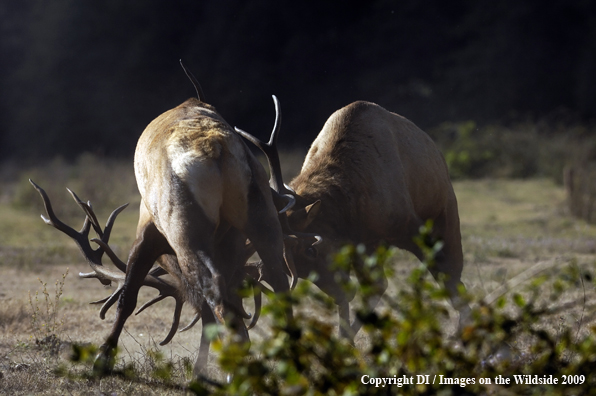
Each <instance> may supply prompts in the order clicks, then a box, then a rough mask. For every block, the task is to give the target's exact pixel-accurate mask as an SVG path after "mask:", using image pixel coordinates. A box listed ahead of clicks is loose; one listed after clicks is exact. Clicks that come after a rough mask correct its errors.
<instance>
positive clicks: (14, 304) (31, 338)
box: [0, 160, 596, 394]
mask: <svg viewBox="0 0 596 396" xmlns="http://www.w3.org/2000/svg"><path fill="white" fill-rule="evenodd" d="M88 161H92V160H88ZM113 166H114V167H117V165H116V164H114V165H113ZM121 166H123V168H122V169H123V170H121V173H122V175H121V176H122V178H121V179H119V181H116V182H115V181H113V179H112V178H110V177H108V176H106V175H104V174H99V175H98V174H94V175H93V177H92V178H91V179H89V178H87V179H86V178H85V177H87V176H85V175H83V176H81V175H80V174H76V175H74V176H73V175H72V171H62V172H63V173H67V174H68V175H66V176H64V177H62V178H55V177H53V176H52V173H51V170H47V169H43V168H36V169H32V170H31V176H30V175H19V176H18V177H15V178H13V179H9V178H7V179H6V180H4V181H3V184H2V185H3V186H4V187H3V190H1V191H0V329H1V335H0V377H1V378H0V393H2V394H180V393H182V390H181V388H180V386H183V385H184V384H185V383H186V382H187V381H188V379H189V377H188V376H187V374H186V373H185V370H184V368H183V367H184V366H185V365H186V364H187V363H188V362H193V363H194V360H195V358H196V349H197V347H198V341H199V337H200V329H201V325H200V323H199V324H197V325H196V326H195V328H193V329H191V330H190V331H188V332H185V333H180V334H177V335H176V336H175V337H174V339H173V341H172V342H171V343H170V344H169V345H167V346H165V347H159V346H158V345H157V344H158V343H159V342H160V341H161V340H162V338H163V337H165V335H166V334H167V331H168V330H169V326H170V323H171V318H172V311H173V306H174V304H173V302H172V301H168V300H166V301H163V302H161V303H159V304H157V305H156V306H154V307H152V308H150V309H148V310H146V311H145V312H143V313H142V314H140V315H139V316H133V317H131V318H130V319H129V320H128V322H127V325H126V330H125V332H124V334H123V336H122V338H121V341H120V346H121V352H120V355H119V357H120V359H122V360H121V362H124V363H133V364H134V365H136V367H137V368H138V369H139V370H140V371H143V370H145V371H147V372H150V371H151V370H152V369H153V368H155V366H156V365H157V364H158V363H159V362H157V361H156V359H155V358H152V357H151V356H154V355H153V354H152V353H150V352H151V351H160V352H161V353H162V354H163V356H164V358H165V359H167V360H169V361H172V362H173V363H174V365H175V368H176V370H175V371H174V372H175V373H177V374H176V376H175V377H174V378H172V379H171V381H170V382H168V384H169V385H168V384H166V385H164V384H163V383H158V382H152V380H147V381H146V382H145V383H136V382H134V383H133V382H130V381H127V380H123V379H119V378H117V377H110V378H105V379H102V380H101V381H93V380H83V379H71V378H65V377H62V376H58V375H57V374H56V373H55V369H56V368H57V367H58V366H60V365H66V364H69V363H68V356H69V354H70V344H71V343H76V344H87V343H92V344H96V345H97V344H100V343H101V342H102V341H103V337H104V336H105V335H106V334H107V333H108V331H109V329H110V325H111V320H112V318H113V315H114V312H115V310H114V309H112V310H110V311H109V312H108V315H107V318H106V320H103V321H102V320H100V318H99V317H98V311H99V307H98V306H96V305H90V304H89V302H90V301H93V300H98V299H100V298H102V297H104V296H107V295H108V294H110V293H111V289H105V288H104V287H103V286H102V285H101V284H100V283H99V282H98V281H96V280H93V279H81V278H79V277H78V273H79V272H88V271H89V267H88V265H87V264H86V263H85V262H84V260H83V259H82V258H81V257H80V254H79V252H78V250H77V248H76V247H75V245H74V243H73V242H72V241H71V240H70V239H69V238H68V237H66V236H65V235H63V234H61V233H60V232H58V231H56V230H55V229H53V228H51V227H48V226H46V225H45V224H43V222H42V220H41V219H40V218H39V214H41V213H42V208H41V207H40V206H39V204H38V203H37V200H39V198H38V197H37V196H36V193H35V191H34V190H33V188H31V187H29V186H28V183H27V181H26V179H27V177H33V178H34V180H35V181H36V182H37V183H38V184H40V185H41V186H42V187H44V188H46V190H47V191H48V193H49V194H50V198H52V201H53V202H54V203H55V204H56V205H55V206H56V211H57V212H58V215H59V216H63V217H64V219H66V220H67V221H66V222H67V223H69V224H71V225H73V226H76V227H75V228H78V227H80V225H81V224H82V220H83V215H82V213H81V214H78V213H77V211H76V209H77V208H76V205H75V204H74V202H72V201H69V200H70V197H69V196H68V194H67V193H66V191H65V190H64V187H66V186H67V183H69V182H72V180H75V182H73V183H74V185H76V186H77V188H73V189H74V190H75V191H76V192H77V193H78V194H79V195H80V196H81V198H83V199H87V198H89V197H90V198H91V200H92V202H93V203H94V207H95V208H96V210H97V212H98V213H99V215H100V221H102V222H105V219H106V218H107V215H108V214H109V212H110V211H111V210H112V209H113V208H115V207H116V206H117V205H119V204H120V203H123V202H125V201H130V202H131V203H132V204H131V206H130V207H129V208H128V209H126V210H125V211H124V212H123V213H122V214H121V215H120V217H119V219H118V221H117V222H116V226H115V229H114V233H113V237H112V238H111V245H113V247H114V250H115V251H116V252H117V253H118V254H119V255H120V257H126V255H127V252H128V248H129V246H130V244H131V243H132V240H133V237H134V233H135V226H136V220H137V212H138V209H137V205H138V202H139V198H138V196H136V195H135V193H134V188H131V187H130V185H129V184H130V183H133V187H134V180H133V179H131V175H130V171H129V170H127V168H126V166H125V165H121ZM56 167H57V168H60V169H63V168H64V165H60V164H58V165H56ZM47 168H48V169H49V168H51V166H50V167H47ZM73 169H75V168H73ZM114 169H120V168H110V169H109V170H107V171H106V172H105V173H106V174H108V175H109V174H110V173H111V174H113V172H115V170H114ZM116 171H118V170H116ZM69 172H70V174H69ZM5 173H6V172H5ZM73 178H74V179H73ZM81 178H82V179H81ZM81 180H83V181H81ZM85 180H93V183H91V184H93V186H87V184H89V182H85ZM120 184H126V186H124V187H122V186H121V185H120ZM72 185H73V184H68V186H72ZM114 185H115V186H114ZM112 186H114V187H112ZM454 187H455V190H456V194H457V197H458V201H459V208H460V217H461V229H462V235H463V248H464V253H465V269H464V274H463V281H464V283H465V284H466V286H467V287H468V289H469V291H470V292H471V293H472V294H473V295H474V296H475V298H477V299H481V298H483V297H484V296H486V295H488V294H490V293H491V292H493V291H495V290H497V289H499V288H500V287H502V286H503V285H504V284H506V283H507V281H509V280H511V279H520V277H519V276H518V275H519V274H522V273H523V272H524V271H526V270H528V269H530V268H535V269H536V268H550V269H548V270H549V271H558V270H559V269H560V268H561V267H562V266H567V265H574V266H575V265H577V266H580V267H581V266H586V267H590V268H593V266H594V263H595V262H596V261H595V259H596V227H595V226H592V225H589V224H586V223H585V222H583V221H581V220H576V219H574V218H572V217H570V216H569V215H568V211H567V210H566V206H565V193H564V190H563V188H562V187H560V186H557V185H555V184H554V183H552V182H550V181H549V180H545V179H533V180H475V181H469V180H468V181H458V182H456V183H454ZM28 189H29V190H30V191H29V190H28ZM81 191H83V192H81ZM108 193H110V194H111V196H110V197H109V199H107V198H106V197H107V196H108V195H107V194H108ZM71 208H74V209H75V210H71ZM416 265H417V261H416V259H415V258H414V257H413V256H412V255H411V254H409V253H406V252H399V253H398V254H397V255H396V257H395V258H394V260H393V268H394V270H395V272H394V275H393V277H392V280H391V286H390V289H389V291H388V293H390V294H391V293H395V290H396V289H398V288H399V287H402V286H403V280H402V279H403V278H404V275H405V274H407V273H409V271H410V270H411V269H412V268H414V267H415V266H416ZM67 269H68V275H67V276H66V277H65V278H64V274H65V273H66V271H67ZM521 278H522V280H523V278H524V275H523V274H522V275H521ZM46 282H47V285H44V284H45V283H46ZM62 283H63V285H62ZM44 291H45V292H46V293H47V296H46V294H44ZM589 292H590V293H588V295H587V298H589V299H592V298H593V295H592V294H593V292H592V291H591V290H589ZM155 293H156V292H155V291H154V290H153V289H146V290H145V289H143V290H141V296H140V299H139V301H140V302H144V301H147V300H148V299H150V298H151V296H152V295H154V294H155ZM57 294H60V298H59V301H58V303H57V304H55V298H56V295H57ZM564 298H565V299H567V300H569V301H580V300H582V299H583V298H584V290H583V289H582V288H581V287H579V286H578V288H577V289H576V290H570V291H568V292H567V293H566V294H565V296H564ZM34 314H35V315H36V316H35V317H34V316H33V315H34ZM313 314H318V313H313ZM192 316H193V312H191V311H190V310H185V311H184V312H183V316H182V325H184V323H185V322H188V321H190V319H191V318H192ZM335 320H336V317H335V316H331V317H329V321H335ZM588 320H591V318H590V317H589V315H586V314H585V313H584V312H581V307H578V308H577V309H570V310H569V311H567V312H566V313H565V314H562V315H561V316H560V318H559V322H558V323H551V324H549V325H551V326H555V327H556V326H563V325H566V326H576V327H578V330H582V329H583V328H587V327H588ZM452 322H453V323H448V324H446V325H449V326H451V327H454V326H455V317H454V318H453V321H452ZM265 324H266V318H265V320H264V321H262V322H260V324H259V325H258V326H257V329H255V330H254V331H252V332H251V337H252V339H253V340H258V339H259V337H262V336H263V334H264V333H263V331H262V330H260V329H259V328H260V327H261V326H265ZM51 334H55V335H56V336H57V337H58V341H55V342H54V341H52V340H53V339H52V338H47V337H48V336H49V335H51ZM36 341H37V342H36ZM356 344H357V346H359V347H363V346H364V345H365V344H366V340H363V339H360V338H357V340H356ZM83 369H84V368H83V367H79V368H78V369H77V368H76V367H75V368H74V370H75V371H76V370H80V371H81V372H82V371H83ZM209 370H210V373H211V374H212V375H213V376H215V377H220V378H221V375H222V373H221V372H220V371H219V370H218V368H217V364H216V362H215V358H214V356H211V362H210V366H209Z"/></svg>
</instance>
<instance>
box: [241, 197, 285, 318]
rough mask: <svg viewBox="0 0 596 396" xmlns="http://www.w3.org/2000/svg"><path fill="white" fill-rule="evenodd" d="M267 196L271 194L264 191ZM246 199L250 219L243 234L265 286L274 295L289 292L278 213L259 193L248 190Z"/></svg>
mask: <svg viewBox="0 0 596 396" xmlns="http://www.w3.org/2000/svg"><path fill="white" fill-rule="evenodd" d="M253 188H254V187H253ZM266 194H270V192H269V191H267V192H266ZM249 199H250V201H249V208H250V210H249V219H248V221H247V223H246V226H245V227H244V230H243V232H244V234H245V235H246V236H247V237H248V239H250V241H251V243H252V244H253V247H254V248H255V249H256V251H257V253H258V254H259V257H260V258H261V260H262V261H263V271H264V276H265V279H266V280H267V282H268V283H269V284H270V285H271V287H272V288H273V290H274V291H275V292H276V293H279V292H288V291H289V290H290V285H289V283H288V278H287V276H286V274H287V273H288V272H289V271H286V269H287V266H286V262H285V259H284V244H283V234H282V230H281V225H280V223H279V219H278V218H277V216H276V215H273V214H272V213H277V212H276V211H275V208H274V207H270V206H271V205H268V203H267V201H266V200H265V199H264V197H263V195H262V194H260V193H259V192H258V191H252V189H251V191H250V193H249ZM288 315H289V317H292V316H293V314H292V312H288Z"/></svg>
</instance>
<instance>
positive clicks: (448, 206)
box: [245, 101, 468, 337]
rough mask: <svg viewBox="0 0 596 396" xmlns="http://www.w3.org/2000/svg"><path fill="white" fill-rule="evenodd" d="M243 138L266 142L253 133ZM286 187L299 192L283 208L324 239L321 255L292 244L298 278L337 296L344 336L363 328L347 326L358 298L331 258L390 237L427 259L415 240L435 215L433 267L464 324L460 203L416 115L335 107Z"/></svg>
mask: <svg viewBox="0 0 596 396" xmlns="http://www.w3.org/2000/svg"><path fill="white" fill-rule="evenodd" d="M245 137H247V138H248V139H249V140H251V141H253V143H256V144H257V145H260V146H262V145H263V143H262V142H259V141H257V140H256V139H255V138H254V137H252V136H250V135H247V134H245ZM261 148H262V149H263V147H261ZM264 151H265V150H264ZM275 163H276V161H275V160H274V161H270V166H272V167H273V168H275V166H276V165H275ZM277 167H279V163H278V164H277ZM276 171H277V172H279V173H281V171H280V170H279V169H277V170H276ZM281 190H283V191H286V192H291V193H293V194H294V195H295V197H296V204H295V205H294V207H293V208H292V209H290V210H288V211H287V213H286V215H287V221H288V223H289V226H290V227H291V228H292V229H294V230H296V231H302V232H312V233H317V234H319V235H321V236H322V238H323V242H322V243H321V244H320V245H319V246H318V252H316V251H315V250H314V249H313V248H312V247H306V246H304V245H302V244H301V243H300V242H299V243H292V244H291V246H286V248H288V247H291V248H292V250H293V257H294V264H295V267H296V271H297V274H298V277H300V278H307V277H308V276H309V274H310V273H311V271H315V272H317V274H318V279H317V280H316V282H315V284H316V285H317V286H318V287H319V288H320V289H321V290H323V291H324V292H326V293H327V294H328V295H329V296H331V297H333V298H334V300H335V302H336V303H337V305H338V312H339V317H340V333H341V334H342V335H344V336H348V337H353V336H354V335H355V334H356V333H357V332H358V330H359V328H360V324H359V323H358V322H357V321H354V323H353V324H352V325H351V328H349V327H348V326H347V325H346V324H348V323H350V322H349V316H350V314H349V301H350V300H351V299H352V298H353V297H354V296H353V295H348V294H346V292H345V291H344V288H343V287H342V285H341V283H342V282H341V281H340V282H338V281H337V280H336V279H337V276H338V275H339V276H340V278H341V279H343V280H344V281H347V280H348V277H349V273H347V272H345V271H344V272H342V271H338V270H331V268H330V261H331V255H332V254H333V253H335V252H337V251H338V249H339V248H340V247H341V246H343V245H344V244H364V245H365V246H366V247H367V250H368V251H372V250H373V249H374V248H375V247H377V246H378V245H379V244H381V243H386V244H390V245H395V246H397V247H399V248H401V249H405V250H407V251H410V252H412V253H414V254H415V255H416V257H418V258H419V259H421V260H422V259H423V254H422V251H421V249H420V248H419V246H417V245H416V243H415V242H414V237H415V236H417V235H418V234H419V229H420V226H422V225H423V224H424V223H425V222H426V220H428V219H431V220H433V223H434V229H433V236H434V237H436V238H440V239H442V240H443V242H444V246H443V249H442V250H441V252H440V253H439V254H438V256H437V257H436V264H435V265H434V266H433V267H432V268H430V271H431V273H432V274H433V276H434V277H435V278H438V277H439V275H440V274H444V275H445V280H444V282H445V286H446V289H447V290H448V291H449V293H450V295H451V298H452V301H453V302H454V306H455V307H456V308H457V309H458V310H459V311H460V324H461V319H462V317H464V315H462V313H465V312H467V309H468V308H467V305H466V304H462V303H460V302H459V300H458V298H457V296H458V286H459V285H460V284H461V281H460V278H461V272H462V267H463V255H462V247H461V235H460V224H459V215H458V208H457V201H456V197H455V194H454V192H453V188H452V185H451V181H450V177H449V173H448V170H447V166H446V163H445V161H444V159H443V156H442V154H441V153H440V151H439V150H438V148H437V147H436V145H435V144H434V142H433V141H432V140H431V139H430V137H429V136H428V135H427V134H426V133H424V132H423V131H422V130H420V129H419V128H418V127H417V126H416V125H414V124H413V123H412V122H411V121H409V120H407V119H406V118H404V117H401V116H399V115H397V114H394V113H391V112H389V111H387V110H385V109H383V108H382V107H380V106H378V105H376V104H373V103H369V102H362V101H359V102H354V103H352V104H350V105H348V106H346V107H344V108H342V109H340V110H338V111H336V112H335V113H334V114H333V115H331V117H329V119H328V120H327V122H326V123H325V125H324V127H323V129H322V130H321V132H320V133H319V135H318V136H317V138H316V139H315V140H314V142H313V143H312V146H311V147H310V149H309V151H308V154H307V155H306V158H305V160H304V164H303V165H302V169H301V171H300V174H299V175H298V176H297V177H296V178H294V180H292V181H291V183H290V188H289V189H288V188H284V187H283V186H281ZM284 216H285V215H284ZM286 243H287V242H286ZM354 265H355V266H356V267H358V266H361V265H362V263H356V264H354ZM354 269H355V272H356V274H357V275H358V274H362V273H363V271H362V268H354ZM386 288H387V279H386V278H385V277H384V276H383V277H381V279H379V280H378V281H377V284H376V289H377V295H376V298H373V299H372V301H369V303H370V305H371V306H372V307H374V306H375V305H376V304H377V302H378V299H379V298H380V296H381V295H382V294H383V293H384V291H385V290H386Z"/></svg>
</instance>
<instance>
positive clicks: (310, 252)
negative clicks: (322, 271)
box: [305, 246, 317, 259]
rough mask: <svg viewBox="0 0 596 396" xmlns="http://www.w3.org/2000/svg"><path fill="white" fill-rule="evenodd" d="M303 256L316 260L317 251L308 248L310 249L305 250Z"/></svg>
mask: <svg viewBox="0 0 596 396" xmlns="http://www.w3.org/2000/svg"><path fill="white" fill-rule="evenodd" d="M305 254H306V256H307V257H309V258H313V259H315V258H317V249H315V248H314V247H312V246H310V247H308V248H307V249H306V252H305Z"/></svg>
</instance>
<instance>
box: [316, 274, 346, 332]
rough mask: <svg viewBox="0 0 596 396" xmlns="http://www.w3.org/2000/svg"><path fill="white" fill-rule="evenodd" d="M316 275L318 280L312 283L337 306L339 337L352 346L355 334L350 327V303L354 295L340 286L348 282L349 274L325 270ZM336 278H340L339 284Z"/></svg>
mask: <svg viewBox="0 0 596 396" xmlns="http://www.w3.org/2000/svg"><path fill="white" fill-rule="evenodd" d="M317 275H318V278H317V280H316V281H315V282H314V283H315V285H317V287H318V288H319V289H321V290H322V291H323V292H324V293H325V294H327V295H328V296H329V297H331V298H333V300H334V301H335V303H336V304H337V314H338V317H339V323H338V326H339V336H340V337H345V338H347V339H348V340H349V341H350V342H351V343H352V344H353V343H354V336H355V335H356V333H355V332H354V331H353V330H352V329H351V326H350V301H352V299H353V298H354V296H355V293H350V294H348V293H346V290H344V287H343V286H342V285H343V284H347V283H348V282H349V281H350V275H349V273H347V272H345V271H330V270H329V269H327V268H325V269H321V270H318V271H317ZM336 276H339V277H340V278H341V280H340V282H339V283H338V282H337V281H336Z"/></svg>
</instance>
